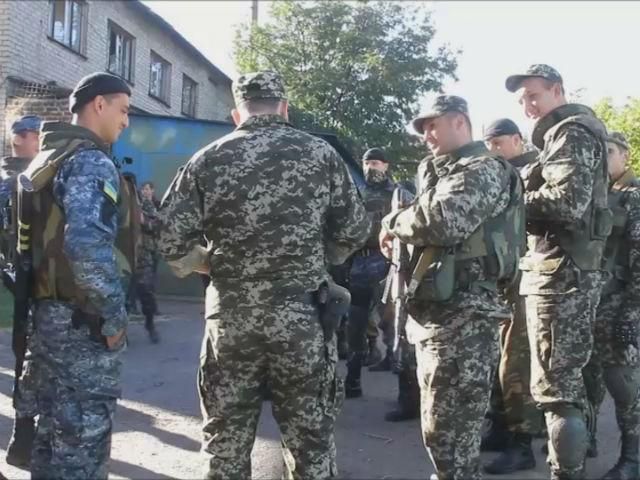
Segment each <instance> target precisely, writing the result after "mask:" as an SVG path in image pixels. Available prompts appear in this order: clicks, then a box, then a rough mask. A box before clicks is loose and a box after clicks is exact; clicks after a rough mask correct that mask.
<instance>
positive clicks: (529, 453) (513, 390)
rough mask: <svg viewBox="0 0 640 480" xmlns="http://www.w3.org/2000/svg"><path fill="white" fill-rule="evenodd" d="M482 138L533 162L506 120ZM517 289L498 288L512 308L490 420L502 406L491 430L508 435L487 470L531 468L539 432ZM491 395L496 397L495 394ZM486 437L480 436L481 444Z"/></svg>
mask: <svg viewBox="0 0 640 480" xmlns="http://www.w3.org/2000/svg"><path fill="white" fill-rule="evenodd" d="M484 141H485V143H486V144H487V147H488V148H489V149H490V150H491V151H492V152H493V153H495V154H497V155H500V156H502V157H503V158H504V159H505V160H507V161H508V162H509V163H510V164H511V165H513V166H514V167H515V168H516V169H518V171H522V170H523V169H525V168H527V166H528V165H530V164H532V163H534V162H535V161H536V157H537V154H538V153H537V152H536V151H529V152H525V151H524V143H523V141H522V134H521V133H520V129H519V128H518V126H517V125H516V124H515V123H514V122H513V121H512V120H509V119H508V118H504V119H500V120H496V121H495V122H493V123H492V124H491V125H490V126H489V127H488V128H487V130H486V131H485V134H484ZM519 287H520V278H518V279H517V280H516V282H514V283H513V284H512V285H510V286H509V287H508V288H506V289H505V290H504V291H503V292H502V297H503V299H504V300H505V301H506V302H507V303H508V305H509V306H510V308H511V318H510V319H508V320H506V321H504V322H503V323H502V324H501V325H500V364H499V367H498V372H497V373H498V374H497V375H496V377H495V380H494V382H498V388H494V389H493V391H492V396H491V405H492V410H493V412H492V413H493V416H494V418H495V416H496V415H500V413H502V412H499V408H496V404H498V405H502V408H503V410H504V413H503V417H504V418H503V419H502V420H503V421H502V422H501V421H500V420H498V421H497V422H492V429H491V430H490V432H491V433H493V434H494V435H495V434H496V432H495V427H496V425H501V424H502V425H504V428H505V430H506V432H508V433H507V435H505V436H506V439H505V442H504V443H505V447H504V448H503V449H502V450H503V451H502V453H501V454H500V455H499V456H498V457H496V458H495V459H494V460H492V461H491V462H489V463H488V464H486V465H485V467H484V469H485V471H486V472H487V473H491V474H506V473H513V472H516V471H519V470H527V469H530V468H534V467H535V464H536V462H535V456H534V454H533V450H532V449H531V441H532V439H533V436H534V435H539V434H540V432H541V430H542V422H543V417H542V413H541V411H540V410H538V409H537V408H536V405H535V402H534V401H533V398H532V397H531V390H530V388H529V383H530V370H531V367H530V364H531V353H530V350H529V341H528V337H527V320H526V315H525V303H524V298H523V297H522V296H520V293H519ZM496 393H497V395H499V396H500V398H495V397H496V396H497V395H494V394H496ZM498 412H499V413H498ZM491 433H490V434H491ZM488 437H489V438H490V435H489V436H488ZM488 437H483V444H484V443H485V442H486V441H487V440H488ZM486 443H490V442H486Z"/></svg>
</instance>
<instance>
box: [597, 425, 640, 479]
mask: <svg viewBox="0 0 640 480" xmlns="http://www.w3.org/2000/svg"><path fill="white" fill-rule="evenodd" d="M639 446H640V436H638V435H624V434H623V435H622V448H621V449H620V458H619V459H618V463H616V465H615V466H614V467H613V468H612V469H611V470H609V471H608V472H607V474H606V475H605V476H604V477H602V480H638V479H640V469H639V468H638V461H639V459H638V447H639Z"/></svg>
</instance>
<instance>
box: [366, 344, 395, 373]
mask: <svg viewBox="0 0 640 480" xmlns="http://www.w3.org/2000/svg"><path fill="white" fill-rule="evenodd" d="M392 363H393V348H391V347H387V353H386V354H385V356H384V358H383V359H382V360H380V361H379V362H378V363H376V364H374V365H371V366H370V367H369V371H370V372H390V371H391V364H392Z"/></svg>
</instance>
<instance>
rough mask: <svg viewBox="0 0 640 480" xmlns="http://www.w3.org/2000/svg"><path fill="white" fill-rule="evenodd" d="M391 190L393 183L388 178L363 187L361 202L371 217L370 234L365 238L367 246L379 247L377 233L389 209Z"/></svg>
mask: <svg viewBox="0 0 640 480" xmlns="http://www.w3.org/2000/svg"><path fill="white" fill-rule="evenodd" d="M393 190H394V185H393V183H392V182H391V181H389V180H388V181H387V182H385V183H384V184H380V185H375V186H372V185H367V186H366V187H365V189H364V194H363V203H364V207H365V210H366V211H367V214H368V215H369V217H370V219H371V234H370V235H369V238H368V239H367V243H366V247H367V248H372V249H377V248H379V245H378V235H379V233H380V228H381V224H382V218H383V217H384V216H385V215H386V214H387V213H389V212H390V211H391V197H392V196H393Z"/></svg>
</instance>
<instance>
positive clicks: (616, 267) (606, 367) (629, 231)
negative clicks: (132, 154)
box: [584, 132, 640, 480]
mask: <svg viewBox="0 0 640 480" xmlns="http://www.w3.org/2000/svg"><path fill="white" fill-rule="evenodd" d="M628 160H629V144H628V143H627V141H626V139H625V137H624V136H623V135H622V134H621V133H618V132H613V133H611V134H610V135H609V139H608V158H607V163H608V165H609V176H610V179H611V180H610V184H611V186H610V190H609V206H610V208H611V210H612V212H613V214H614V227H613V232H612V234H611V236H610V237H609V239H608V240H607V246H606V249H605V265H606V270H607V273H608V276H607V281H606V283H605V286H604V289H603V291H602V296H601V298H600V305H599V306H598V311H597V314H596V325H595V333H594V337H595V338H594V341H595V343H594V348H593V354H592V356H591V359H590V360H589V364H588V365H587V367H586V368H585V370H584V376H585V382H586V387H587V396H588V398H589V400H590V401H591V402H592V404H593V406H594V408H595V411H596V418H597V412H598V410H599V409H600V405H601V404H602V401H603V400H604V396H605V391H606V390H608V391H609V393H610V394H611V396H612V397H613V400H614V402H615V410H616V419H617V421H618V427H619V428H620V433H621V440H622V442H621V443H622V448H621V453H620V459H619V460H618V463H617V464H616V465H615V466H614V467H613V468H612V469H611V470H610V471H609V472H608V473H607V474H606V475H605V476H604V478H605V479H606V480H626V479H637V478H640V471H639V470H638V448H639V443H640V442H639V439H640V410H639V408H640V397H639V395H638V389H639V388H640V370H639V369H638V367H640V358H639V356H638V355H639V351H638V323H639V322H640V181H638V179H637V178H636V177H635V175H634V174H633V171H632V170H631V167H630V166H629V165H628ZM605 385H606V389H605ZM594 424H595V419H594Z"/></svg>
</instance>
